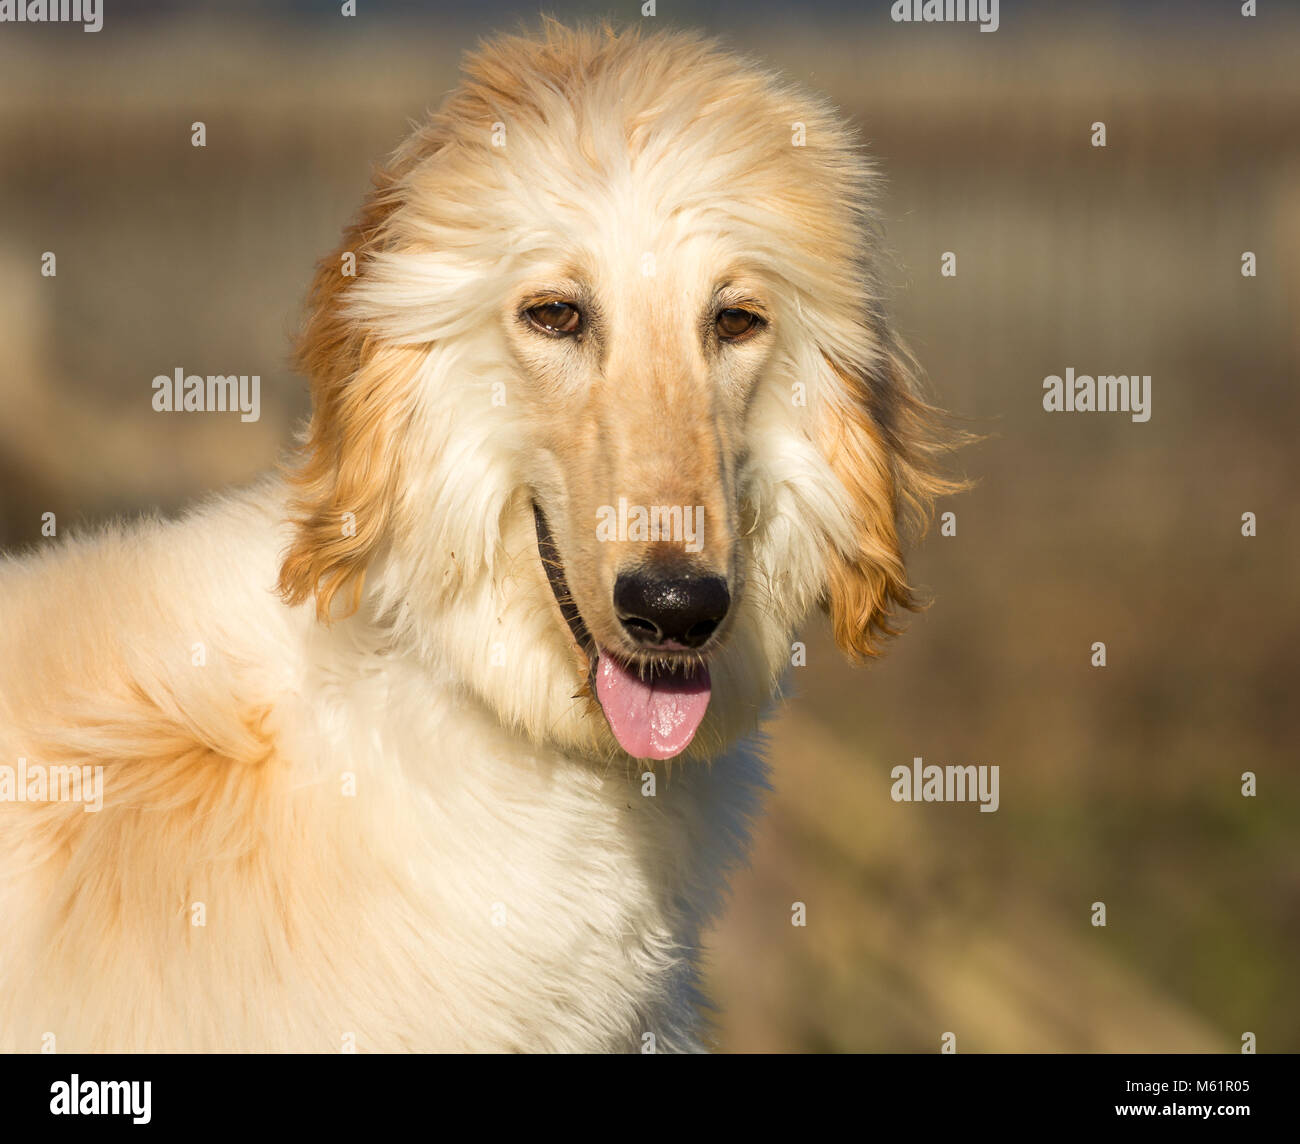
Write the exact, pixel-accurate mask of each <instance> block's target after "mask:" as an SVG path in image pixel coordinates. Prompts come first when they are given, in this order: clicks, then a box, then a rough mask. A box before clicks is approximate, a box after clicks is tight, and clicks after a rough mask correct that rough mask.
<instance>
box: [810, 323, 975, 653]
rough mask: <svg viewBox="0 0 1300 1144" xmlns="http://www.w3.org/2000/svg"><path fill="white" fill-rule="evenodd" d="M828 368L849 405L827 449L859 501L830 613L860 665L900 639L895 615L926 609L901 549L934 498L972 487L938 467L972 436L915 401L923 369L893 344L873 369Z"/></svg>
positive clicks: (888, 342)
mask: <svg viewBox="0 0 1300 1144" xmlns="http://www.w3.org/2000/svg"><path fill="white" fill-rule="evenodd" d="M828 365H829V366H830V368H831V369H832V370H833V372H834V373H835V375H836V376H837V377H838V379H839V381H840V383H841V387H842V398H841V400H840V401H839V402H837V403H832V405H831V407H830V409H829V410H828V411H827V412H828V416H827V417H826V419H825V421H824V423H823V427H822V447H823V449H824V450H825V454H826V457H827V459H828V461H829V463H830V465H831V468H832V469H833V470H834V472H835V474H836V476H837V477H838V478H839V480H840V482H841V483H842V484H843V485H844V487H845V489H847V490H848V493H849V495H850V497H851V499H852V501H853V505H854V514H853V523H854V534H853V541H852V544H851V545H850V546H849V547H848V548H847V549H839V548H835V549H833V550H832V552H831V555H830V559H829V563H828V580H827V591H826V600H825V606H826V610H827V612H828V614H829V616H830V620H831V628H832V631H833V632H834V636H835V642H836V643H837V644H838V645H839V647H840V649H841V650H842V651H843V652H844V653H845V654H846V655H847V656H849V658H850V659H853V660H855V661H858V662H861V661H862V660H864V659H866V658H868V657H870V656H876V655H879V654H880V653H881V652H882V650H883V647H882V645H883V643H884V641H885V640H886V639H888V638H889V637H890V636H893V635H896V634H897V632H898V629H897V628H896V627H895V626H894V612H895V611H896V609H899V608H905V609H907V610H909V611H917V610H918V609H919V607H920V606H921V605H920V604H919V603H918V602H917V599H916V596H915V594H914V592H913V590H912V588H911V587H909V585H908V583H907V573H906V569H905V568H904V564H903V549H904V546H905V544H906V542H907V541H908V540H910V539H915V538H918V537H919V536H920V535H922V534H923V533H924V531H925V528H926V526H927V525H928V523H929V518H930V514H931V511H932V509H933V507H934V501H935V498H936V497H939V496H942V495H945V494H948V493H953V492H959V491H960V490H961V489H962V488H964V487H965V484H964V482H961V481H955V480H949V479H947V478H945V477H943V476H941V475H940V474H939V473H938V472H937V469H936V462H937V461H938V459H939V457H940V455H942V454H943V453H946V452H949V451H950V450H951V449H953V448H954V447H956V446H957V445H958V444H960V443H962V441H963V440H965V439H966V436H967V435H966V434H963V433H960V432H954V431H947V432H945V430H944V428H943V424H942V414H941V413H940V412H939V410H937V409H935V408H934V407H933V406H931V405H928V404H926V403H925V402H924V401H922V400H921V399H920V398H919V397H917V396H916V389H917V378H918V375H919V368H918V367H917V365H916V362H915V361H914V359H913V358H912V357H911V355H910V354H909V353H908V352H907V350H906V349H904V348H903V346H902V345H901V344H899V343H898V342H897V340H896V339H895V338H893V337H892V335H888V334H885V335H884V345H883V346H882V347H881V352H880V354H879V357H878V359H877V364H876V366H875V367H874V368H873V369H870V370H867V371H864V372H863V373H861V374H858V373H853V372H850V371H848V370H846V369H845V368H843V367H842V366H840V365H839V364H837V363H835V362H832V361H830V360H829V359H828Z"/></svg>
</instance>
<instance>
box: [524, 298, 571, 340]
mask: <svg viewBox="0 0 1300 1144" xmlns="http://www.w3.org/2000/svg"><path fill="white" fill-rule="evenodd" d="M524 313H525V314H527V315H528V320H529V321H530V322H532V323H533V325H534V326H537V327H538V328H539V329H543V330H545V331H546V332H547V333H548V334H574V333H577V331H578V327H579V326H580V325H581V324H582V313H581V311H579V309H578V307H577V306H573V305H570V304H569V303H568V302H543V303H542V304H541V305H540V306H533V307H532V308H531V309H528V310H525V311H524Z"/></svg>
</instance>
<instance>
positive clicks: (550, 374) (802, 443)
mask: <svg viewBox="0 0 1300 1144" xmlns="http://www.w3.org/2000/svg"><path fill="white" fill-rule="evenodd" d="M467 70H468V78H467V80H466V82H465V84H464V85H463V86H462V87H461V89H460V90H459V91H458V92H457V93H455V94H454V95H453V96H452V97H451V98H450V99H449V101H448V102H447V104H446V105H444V108H443V109H442V111H440V112H439V113H438V115H436V116H435V117H433V119H431V121H430V122H429V124H428V125H426V127H424V128H423V129H422V130H421V131H420V132H417V134H416V135H415V136H413V137H412V139H410V140H408V141H407V143H406V144H404V146H403V147H402V148H401V149H400V150H399V151H398V153H397V154H396V156H395V157H394V159H393V161H392V164H391V166H390V168H389V169H388V170H387V171H385V172H383V173H381V175H380V176H379V178H378V179H377V185H376V189H375V191H374V192H373V194H372V196H371V199H370V200H369V202H368V204H367V207H366V210H365V212H364V213H363V215H362V218H361V219H360V221H359V222H358V223H357V225H356V226H355V227H354V228H353V229H352V231H351V232H350V233H349V234H348V236H347V237H346V239H345V243H344V246H343V247H342V248H341V250H340V252H338V253H337V254H336V255H335V256H332V258H331V259H329V260H327V261H326V262H325V263H323V264H322V267H321V270H320V272H319V273H318V276H317V280H316V285H315V290H314V299H313V300H314V304H315V311H314V314H313V318H312V321H311V323H310V324H309V327H308V329H307V332H306V334H305V335H304V338H303V342H302V345H301V355H300V356H301V360H302V362H303V365H304V368H305V369H306V370H307V371H308V372H309V373H310V374H311V376H312V381H313V387H314V397H315V408H314V414H313V422H312V432H311V438H310V440H309V442H308V444H307V448H306V457H305V460H304V464H303V465H302V466H301V468H300V469H299V470H298V472H297V473H296V477H295V479H296V481H297V484H298V487H299V493H300V502H299V504H300V508H301V510H302V517H301V520H300V522H299V530H298V541H297V543H296V545H295V546H294V548H293V550H292V551H291V552H290V553H289V554H288V556H287V558H286V561H285V565H284V569H283V574H282V588H283V590H284V592H285V594H286V597H287V598H289V599H290V600H291V601H298V600H303V599H306V598H307V597H309V596H310V595H312V594H313V593H314V594H315V595H316V598H317V601H318V606H319V608H320V610H321V612H322V615H324V614H327V613H328V612H329V610H330V604H331V599H332V598H333V597H334V595H335V592H336V590H337V589H338V588H340V587H342V586H343V585H345V584H349V583H351V584H352V585H353V588H354V602H356V601H358V600H360V599H361V580H362V576H363V575H364V574H367V571H368V574H369V576H370V585H371V588H370V592H369V595H368V597H367V602H368V607H369V612H370V615H371V618H373V619H383V620H385V621H386V622H390V623H391V624H392V625H393V626H394V627H395V628H397V629H399V633H400V634H401V635H403V636H405V638H406V640H407V642H408V644H409V646H410V647H412V649H413V650H415V651H416V652H417V653H418V654H421V655H422V656H424V657H425V658H426V659H427V660H430V661H432V662H436V663H438V664H440V665H442V666H444V667H447V668H449V669H450V670H451V671H452V672H453V673H454V674H455V676H456V677H457V678H458V679H459V680H460V681H461V682H462V683H464V684H465V685H467V686H469V687H470V688H471V689H472V690H473V691H474V692H475V693H476V694H477V695H479V696H480V697H481V698H482V699H483V700H484V701H486V703H487V704H488V705H489V706H490V707H491V709H492V710H493V711H494V713H495V714H496V715H497V716H498V717H499V718H501V719H502V720H503V721H504V722H506V723H507V724H509V725H513V726H515V727H517V728H520V729H522V730H524V731H526V732H528V733H529V734H531V735H532V736H533V737H535V738H536V739H538V740H539V741H546V742H550V743H552V744H555V745H559V746H562V747H564V748H567V749H577V750H582V751H586V752H590V753H595V754H604V755H608V754H609V753H610V752H611V751H615V750H617V749H621V750H622V751H624V752H626V753H627V754H628V755H631V756H633V757H635V758H649V759H663V758H671V757H674V756H676V755H678V754H681V753H683V752H685V753H687V754H691V755H697V756H701V757H705V756H708V755H710V754H713V753H716V752H717V751H718V750H720V749H721V748H722V747H723V746H725V745H726V744H727V743H728V742H730V741H732V740H734V739H735V738H736V737H737V736H738V735H741V734H744V733H746V732H748V731H749V730H752V728H753V726H754V724H755V722H756V720H757V717H758V715H759V713H760V712H761V710H762V709H763V707H764V706H765V705H766V704H767V703H768V702H769V700H770V699H771V696H772V693H773V689H774V687H775V684H776V682H777V680H778V679H779V678H780V676H781V674H782V672H783V671H784V669H785V667H786V666H787V664H788V663H789V661H790V658H791V642H792V640H793V637H794V632H795V629H796V627H797V625H798V624H799V623H800V622H801V621H802V620H803V619H804V617H805V616H806V614H807V612H808V611H809V610H810V608H812V607H813V606H814V605H816V604H818V603H822V604H824V605H826V606H827V607H828V609H829V610H830V612H831V615H832V620H833V624H834V628H835V634H836V638H837V639H838V640H839V642H840V643H841V645H842V646H843V647H844V648H845V650H846V651H848V652H849V653H850V654H853V655H863V654H871V653H873V652H874V651H875V648H876V637H877V636H878V635H879V634H881V633H882V632H887V631H888V627H887V620H886V616H887V613H888V611H889V609H890V607H891V606H893V605H903V606H910V596H909V593H908V590H907V588H906V585H905V581H904V578H903V568H902V558H901V551H900V542H899V532H900V523H901V521H902V520H903V519H904V518H905V517H907V516H908V514H909V512H913V511H915V512H916V513H917V514H918V515H919V514H920V513H923V512H924V510H925V509H926V508H928V505H929V502H930V501H931V499H932V498H933V496H934V495H935V494H936V493H937V492H939V491H941V489H942V488H943V484H942V482H941V481H939V480H938V479H937V478H936V477H934V476H933V475H932V474H931V473H930V471H929V467H928V461H929V459H930V456H931V455H932V453H933V452H934V451H935V450H936V448H937V446H936V445H935V444H934V439H933V437H932V436H931V434H930V430H929V414H930V410H929V409H928V407H926V406H924V405H922V404H921V403H920V402H919V401H918V400H917V399H916V398H915V396H914V395H913V393H912V381H911V376H910V372H909V370H908V369H907V366H906V359H905V357H904V356H903V354H902V352H901V351H900V350H899V349H898V348H897V346H896V344H895V341H894V339H893V337H892V335H891V333H890V331H889V330H888V328H887V326H886V325H885V323H884V320H883V318H882V317H881V315H880V313H879V309H878V306H877V304H876V291H875V288H874V283H873V278H872V275H871V270H870V265H871V258H872V253H873V252H872V249H871V233H870V223H869V215H868V214H867V212H866V209H865V204H866V201H867V197H868V196H869V195H870V194H871V192H872V190H873V187H872V179H871V175H870V172H869V169H868V168H867V167H866V165H865V164H864V162H863V160H862V159H861V158H860V157H859V155H858V154H857V152H856V150H855V148H854V146H853V141H852V140H851V138H849V136H848V134H847V133H846V131H845V129H844V127H843V125H842V124H841V123H840V122H839V121H838V120H837V119H836V118H835V117H834V115H833V114H832V113H831V112H830V111H829V110H828V109H826V108H825V107H824V106H822V105H821V104H819V103H817V102H815V101H811V100H809V99H808V98H807V97H805V96H803V95H801V94H799V93H797V92H793V91H791V90H788V89H786V88H783V87H781V86H779V85H777V84H775V83H774V82H773V81H771V80H770V79H769V78H768V77H766V76H765V75H764V74H763V73H761V72H759V71H757V70H755V69H753V68H752V67H750V66H748V65H746V64H744V63H742V62H740V61H737V60H736V59H735V58H734V57H730V56H728V55H726V54H724V53H722V52H720V51H718V50H716V49H714V48H712V47H710V46H708V45H707V44H703V43H701V42H699V41H697V40H695V39H694V38H691V37H687V36H681V35H666V36H655V37H650V38H648V39H643V40H638V39H637V38H635V37H632V38H623V39H614V38H611V37H607V36H603V35H598V34H586V33H569V32H566V31H564V30H563V29H558V28H551V29H549V31H548V35H547V37H546V38H545V39H544V40H541V41H529V40H505V41H499V42H498V43H497V44H495V45H493V46H491V47H489V48H488V49H486V50H485V51H484V52H482V53H480V55H479V56H478V57H477V58H476V59H475V60H473V61H472V62H471V64H470V66H469V68H468V69H467ZM349 253H350V254H353V255H355V256H356V258H357V262H358V271H357V277H356V279H355V280H349V278H348V277H347V275H346V273H345V272H343V271H341V270H340V266H342V265H346V258H345V256H346V255H347V254H349ZM616 744H617V746H616Z"/></svg>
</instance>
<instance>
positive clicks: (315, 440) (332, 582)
mask: <svg viewBox="0 0 1300 1144" xmlns="http://www.w3.org/2000/svg"><path fill="white" fill-rule="evenodd" d="M397 201H398V196H397V194H396V177H395V175H394V174H392V173H391V172H387V171H383V170H381V171H380V172H378V173H377V174H376V176H375V182H374V186H373V188H372V190H371V192H370V195H369V196H368V198H367V200H366V203H365V205H364V207H363V209H362V212H361V215H360V217H359V218H358V219H357V221H356V222H355V223H354V224H353V225H352V226H351V227H350V228H349V229H348V230H347V231H346V233H345V234H344V238H343V243H342V245H341V246H340V247H339V249H338V250H336V251H335V252H334V253H332V254H330V255H328V256H326V257H325V258H324V259H322V260H321V262H320V263H319V264H318V266H317V268H316V275H315V278H314V279H313V281H312V287H311V292H310V295H309V298H308V308H309V314H308V319H307V322H306V324H305V326H304V329H303V331H302V333H301V335H300V336H299V338H298V340H297V344H296V346H295V360H296V364H297V366H298V368H299V370H300V371H302V372H303V373H305V374H306V375H307V376H308V378H309V379H310V381H311V393H312V415H311V423H310V426H309V428H308V433H307V438H306V441H305V443H304V444H303V446H302V447H301V449H300V451H299V456H298V457H297V458H296V460H295V462H294V463H293V464H292V465H291V467H290V468H289V470H288V474H287V476H288V481H289V483H290V487H291V488H292V490H293V493H294V497H293V501H292V511H293V512H294V514H295V519H294V538H293V542H292V544H291V545H290V547H289V550H288V552H287V553H286V554H285V557H284V561H283V563H282V565H281V568H280V583H279V590H280V594H281V596H282V597H283V598H284V600H285V601H286V602H287V603H290V604H299V603H303V602H304V601H306V600H308V599H310V598H311V597H313V596H315V599H316V613H317V616H318V617H319V618H321V619H328V618H329V617H330V616H331V614H332V613H331V605H332V602H333V600H334V598H335V596H336V595H337V593H338V592H339V590H340V589H342V588H345V587H347V588H349V589H350V596H349V598H347V601H346V604H345V606H344V607H343V608H342V609H341V610H340V614H342V615H348V614H351V612H353V611H355V610H356V608H357V606H358V604H359V603H360V599H361V589H362V585H363V582H364V577H365V570H366V566H367V564H368V563H369V562H370V560H371V559H372V558H373V556H374V555H375V553H376V551H377V550H378V548H379V547H380V545H381V544H382V543H383V540H384V538H385V537H386V536H387V535H388V534H389V523H390V517H391V514H392V512H393V508H394V503H395V496H396V490H397V488H398V482H399V480H400V473H399V471H398V463H399V457H400V449H399V447H398V446H399V443H400V441H401V435H402V431H403V426H404V424H405V421H406V419H407V418H408V417H409V411H410V405H411V399H412V390H413V386H414V383H415V380H416V377H417V376H418V368H419V350H418V348H413V347H408V346H394V345H389V344H385V343H384V342H382V341H379V340H377V339H375V338H374V337H373V336H370V335H368V334H367V333H366V332H365V330H364V329H363V328H362V327H361V326H360V324H359V323H358V322H357V320H356V319H355V318H353V317H352V316H351V315H350V314H349V313H348V311H347V307H346V300H347V292H348V290H349V288H350V287H351V286H352V285H353V284H354V283H356V282H357V281H358V280H359V279H358V277H357V275H360V274H364V272H365V265H366V261H367V258H368V257H369V255H371V254H372V253H374V252H375V251H376V249H377V248H378V247H379V245H380V243H381V241H382V232H383V227H384V224H385V222H386V221H387V220H388V217H389V215H390V214H391V213H392V211H393V209H394V207H395V206H396V204H397Z"/></svg>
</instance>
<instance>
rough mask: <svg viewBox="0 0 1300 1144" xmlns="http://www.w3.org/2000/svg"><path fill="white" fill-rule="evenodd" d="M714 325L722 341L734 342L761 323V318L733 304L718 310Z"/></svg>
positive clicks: (751, 331)
mask: <svg viewBox="0 0 1300 1144" xmlns="http://www.w3.org/2000/svg"><path fill="white" fill-rule="evenodd" d="M714 325H715V326H716V327H717V330H718V337H719V338H721V339H722V340H723V341H724V342H736V341H739V340H740V339H741V338H744V337H745V336H747V335H748V334H751V333H753V332H754V331H755V330H757V329H758V328H759V327H760V326H761V325H763V319H762V318H760V317H759V316H758V315H757V314H752V313H750V312H749V311H748V310H741V309H738V308H736V307H734V306H733V307H729V308H728V309H726V310H719V311H718V316H717V318H716V319H714Z"/></svg>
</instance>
